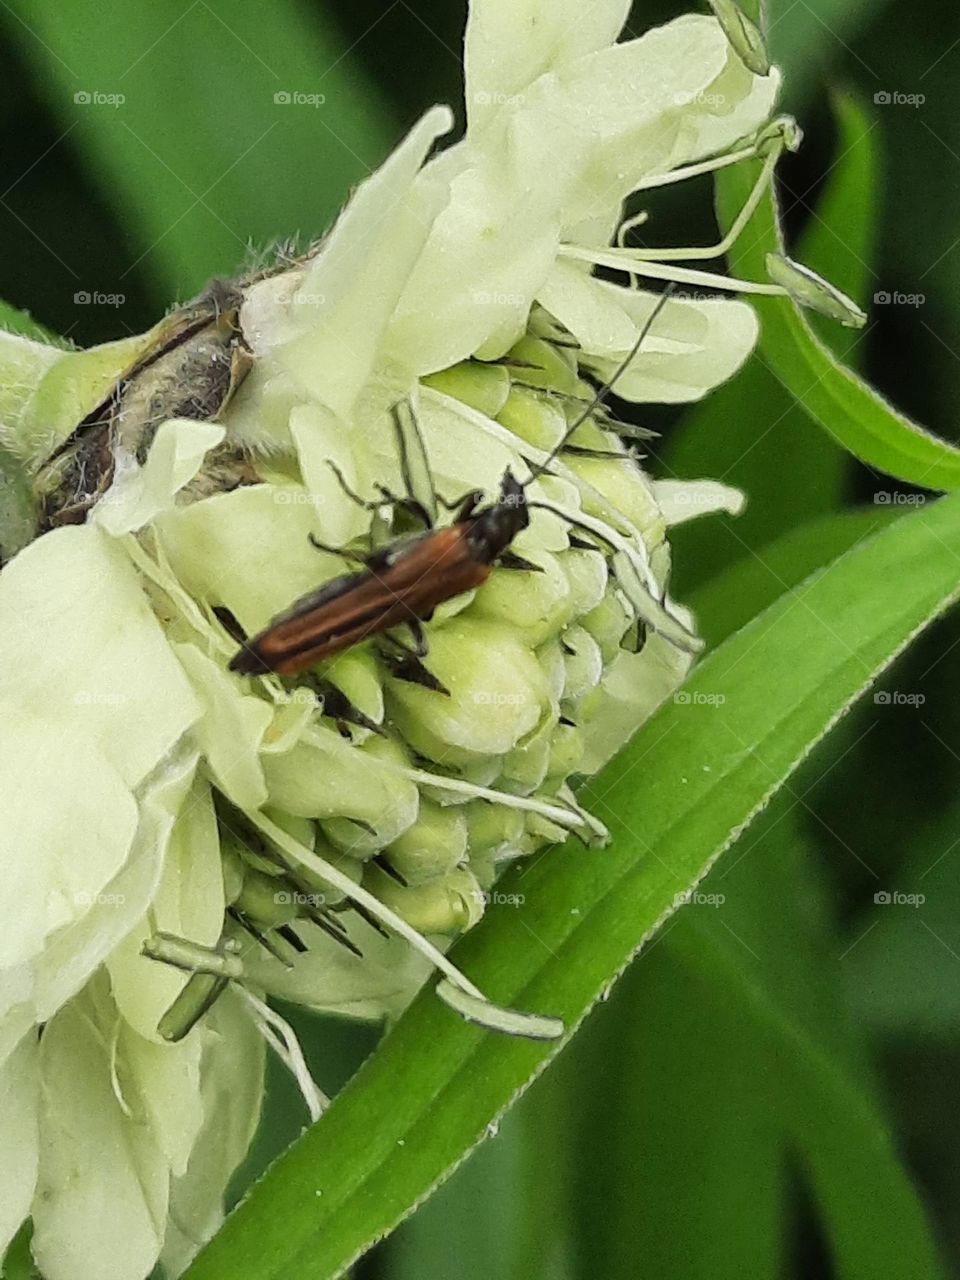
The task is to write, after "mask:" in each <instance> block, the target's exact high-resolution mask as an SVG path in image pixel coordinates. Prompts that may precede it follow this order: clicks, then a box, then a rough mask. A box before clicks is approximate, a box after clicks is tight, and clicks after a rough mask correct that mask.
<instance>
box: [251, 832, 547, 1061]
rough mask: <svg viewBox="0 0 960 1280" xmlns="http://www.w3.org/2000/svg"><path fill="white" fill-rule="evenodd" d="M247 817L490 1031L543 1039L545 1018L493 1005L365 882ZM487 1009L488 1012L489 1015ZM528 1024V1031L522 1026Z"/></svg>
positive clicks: (293, 840)
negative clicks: (425, 964)
mask: <svg viewBox="0 0 960 1280" xmlns="http://www.w3.org/2000/svg"><path fill="white" fill-rule="evenodd" d="M247 818H248V820H249V821H250V822H252V823H253V824H254V826H256V827H259V829H260V830H261V831H262V832H263V833H264V835H266V836H267V837H268V838H269V839H270V840H272V841H273V843H274V844H275V845H276V846H277V848H278V849H280V850H281V851H282V852H283V853H284V854H286V856H287V857H288V858H290V859H292V860H293V862H294V863H295V864H296V865H297V866H299V867H305V868H306V869H307V870H308V871H312V872H313V873H314V875H318V876H321V877H322V878H323V879H324V880H327V881H329V882H330V884H332V885H333V886H334V887H335V888H337V889H340V890H341V891H342V892H343V893H344V894H345V895H346V896H347V897H348V898H349V899H350V900H351V901H352V902H358V903H360V905H361V906H363V907H366V908H367V910H368V911H370V912H371V914H372V915H374V916H375V917H376V918H377V919H379V920H381V921H382V922H383V923H384V924H385V925H388V926H389V928H391V929H392V930H393V931H394V933H397V934H399V935H400V937H401V938H404V939H405V940H406V941H407V942H409V943H410V945H411V946H412V947H413V948H414V949H415V950H417V951H419V952H420V954H421V955H423V956H425V957H426V958H427V959H428V960H429V961H430V963H431V964H432V965H433V966H434V968H436V969H439V970H440V972H441V973H443V974H444V975H445V976H446V977H447V978H448V979H449V981H450V983H451V984H452V985H453V986H454V987H456V988H457V989H458V990H459V991H460V992H462V993H463V994H464V995H466V996H468V997H471V1002H470V1007H471V1009H472V1010H473V1011H474V1012H473V1020H474V1021H478V1022H482V1023H483V1025H484V1026H488V1027H490V1028H491V1030H496V1031H508V1032H509V1034H511V1035H518V1036H522V1035H528V1036H530V1037H531V1038H533V1039H537V1040H539V1039H542V1038H543V1026H542V1024H543V1021H544V1020H543V1019H542V1018H539V1017H537V1016H536V1015H531V1014H525V1013H521V1012H519V1011H514V1010H502V1009H499V1008H498V1007H497V1006H496V1005H493V1004H491V1002H490V1001H489V1000H487V998H486V996H485V995H484V994H483V992H482V991H481V990H480V989H479V988H478V987H476V986H474V984H473V983H472V982H471V981H470V979H469V978H467V977H466V975H465V974H463V973H461V972H460V970H459V969H458V968H457V967H456V965H454V964H453V963H451V961H450V960H448V959H447V957H446V956H445V955H444V954H443V952H442V951H440V950H438V948H437V947H435V946H434V945H433V943H432V942H429V941H428V940H427V939H426V938H425V937H424V936H423V934H421V933H419V932H418V931H417V930H416V929H414V928H413V927H412V925H409V924H407V922H406V921H405V920H404V919H402V917H400V916H398V915H397V914H396V912H395V911H391V909H390V908H389V907H387V906H385V905H384V903H382V902H381V901H380V899H379V898H375V897H374V895H373V894H372V893H370V892H369V890H367V889H364V888H363V886H362V885H359V884H355V883H354V881H353V880H351V879H350V877H349V876H346V875H344V873H343V872H342V871H340V870H339V869H338V868H337V867H335V866H334V865H333V863H331V862H327V861H326V860H325V859H324V858H320V857H318V856H317V855H316V854H315V853H313V852H312V851H311V850H309V849H307V848H306V847H305V846H304V845H302V844H300V842H299V841H297V840H295V839H294V838H293V837H292V836H290V835H288V834H287V832H286V831H284V830H282V829H281V828H280V827H278V826H277V825H276V824H275V823H273V822H271V821H270V819H269V818H267V817H266V816H265V815H264V814H262V813H247ZM484 1011H487V1012H486V1014H485V1012H484ZM505 1013H509V1027H508V1026H507V1025H506V1024H505V1021H504V1017H503V1015H504V1014H505ZM525 1027H528V1028H529V1029H528V1030H524V1029H523V1028H525ZM562 1030H563V1028H562V1026H559V1029H557V1030H556V1035H555V1036H551V1039H555V1038H556V1036H559V1035H560V1034H562Z"/></svg>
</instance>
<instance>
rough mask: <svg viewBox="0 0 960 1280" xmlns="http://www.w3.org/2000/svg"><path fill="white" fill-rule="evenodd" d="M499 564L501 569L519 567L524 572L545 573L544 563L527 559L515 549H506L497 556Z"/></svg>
mask: <svg viewBox="0 0 960 1280" xmlns="http://www.w3.org/2000/svg"><path fill="white" fill-rule="evenodd" d="M496 563H497V565H498V566H499V567H500V568H501V569H518V570H522V571H523V572H524V573H543V571H544V570H543V565H541V564H534V563H533V561H532V560H525V559H524V557H523V556H518V555H517V553H516V552H515V551H504V552H503V554H502V555H501V556H499V557H498V558H497V561H496Z"/></svg>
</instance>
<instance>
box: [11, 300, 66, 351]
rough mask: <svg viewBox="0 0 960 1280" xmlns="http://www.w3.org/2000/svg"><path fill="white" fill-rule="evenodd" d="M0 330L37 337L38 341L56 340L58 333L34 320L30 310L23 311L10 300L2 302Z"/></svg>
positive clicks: (26, 336) (27, 336)
mask: <svg viewBox="0 0 960 1280" xmlns="http://www.w3.org/2000/svg"><path fill="white" fill-rule="evenodd" d="M0 330H6V332H7V333H19V334H22V336H23V337H25V338H35V339H36V340H37V341H38V342H56V341H57V337H56V334H54V333H51V332H50V330H49V329H48V328H47V327H46V326H45V325H42V324H41V323H40V321H39V320H34V318H33V316H32V315H31V314H30V313H29V311H21V310H20V309H19V308H18V307H14V306H11V305H10V303H9V302H0Z"/></svg>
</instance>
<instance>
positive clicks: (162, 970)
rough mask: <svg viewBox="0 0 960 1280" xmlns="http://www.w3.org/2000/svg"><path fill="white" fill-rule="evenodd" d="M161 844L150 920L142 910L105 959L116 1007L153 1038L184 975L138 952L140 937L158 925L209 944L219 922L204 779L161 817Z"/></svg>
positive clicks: (214, 836) (217, 866)
mask: <svg viewBox="0 0 960 1280" xmlns="http://www.w3.org/2000/svg"><path fill="white" fill-rule="evenodd" d="M171 826H172V830H171ZM167 842H169V843H167ZM163 844H167V849H166V857H165V861H164V865H163V871H162V874H161V875H160V878H159V883H158V884H157V886H156V890H155V892H154V894H153V895H152V898H151V902H150V917H149V920H147V919H144V918H143V911H141V913H140V919H139V923H138V924H137V925H136V927H135V928H133V930H132V932H130V933H129V934H128V935H127V937H126V938H124V940H123V941H122V942H121V943H120V945H119V946H118V947H116V948H115V949H114V951H113V952H112V954H111V955H110V957H109V959H108V961H107V967H108V969H109V970H110V980H111V983H112V986H113V995H114V999H115V1000H116V1002H117V1005H118V1006H119V1009H120V1012H121V1013H122V1014H123V1016H124V1018H125V1019H126V1020H127V1022H129V1023H130V1024H131V1026H132V1027H134V1028H135V1030H136V1031H138V1032H139V1034H140V1035H141V1036H143V1037H144V1038H146V1039H156V1037H157V1023H158V1022H159V1020H160V1018H161V1017H162V1016H163V1014H164V1013H165V1012H166V1010H167V1009H168V1008H169V1007H170V1005H171V1004H172V1003H173V1001H174V1000H175V999H176V997H177V996H178V995H179V993H180V991H181V990H182V989H183V987H184V985H185V983H186V981H187V976H186V975H185V974H183V973H181V972H180V971H179V970H177V969H173V968H171V967H170V966H169V965H165V964H160V963H158V962H157V961H155V960H148V959H147V958H146V957H145V956H143V955H141V954H140V949H141V946H142V945H143V942H144V940H145V939H146V938H147V937H149V936H150V935H151V934H152V933H154V932H156V931H157V930H162V931H164V932H166V933H172V934H176V935H178V936H179V937H183V938H189V939H190V940H191V941H193V942H199V943H201V944H203V945H206V946H212V945H213V944H214V943H215V942H216V941H217V939H218V938H219V937H220V933H221V930H222V928H223V911H224V896H223V872H222V868H221V862H220V838H219V834H218V831H217V824H216V818H215V815H214V812H213V803H212V800H211V794H210V787H209V784H208V783H207V782H205V781H204V780H203V779H200V778H196V779H194V782H193V786H192V788H191V789H190V791H189V792H188V793H187V795H186V797H185V800H184V803H183V804H182V805H181V806H180V809H179V812H178V813H177V815H176V822H175V823H173V822H172V819H171V820H169V821H168V822H167V823H165V831H164V838H163Z"/></svg>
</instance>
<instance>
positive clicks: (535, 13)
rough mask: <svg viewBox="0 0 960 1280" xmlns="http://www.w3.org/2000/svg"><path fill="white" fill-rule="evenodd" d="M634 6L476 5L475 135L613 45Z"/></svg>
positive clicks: (517, 1) (534, 1) (468, 47)
mask: <svg viewBox="0 0 960 1280" xmlns="http://www.w3.org/2000/svg"><path fill="white" fill-rule="evenodd" d="M630 7H631V0H591V3H589V4H587V5H583V4H581V3H580V2H579V0H473V3H472V4H471V5H470V18H469V21H468V23H467V33H466V37H465V40H464V70H465V74H466V99H467V118H468V120H469V125H470V129H471V130H478V129H481V128H483V126H484V125H485V124H486V123H487V121H488V120H489V118H490V116H492V115H495V114H496V113H497V111H498V110H500V108H501V107H503V106H505V105H507V106H508V105H510V101H511V99H513V98H515V97H516V95H517V94H520V93H522V91H523V90H524V89H525V88H526V87H527V85H529V84H531V83H532V82H533V81H534V80H536V79H537V78H538V77H539V76H541V75H542V74H543V73H544V72H547V71H553V70H555V69H556V68H557V67H560V66H562V65H563V64H564V63H565V62H569V61H571V60H572V59H574V58H577V57H580V56H581V55H582V54H585V53H592V52H593V51H594V50H595V49H602V48H604V47H605V46H606V45H608V44H612V43H613V42H614V41H615V40H616V38H617V36H618V35H619V33H620V31H621V29H622V27H623V24H624V23H625V22H626V20H627V17H628V15H629V13H630Z"/></svg>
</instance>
